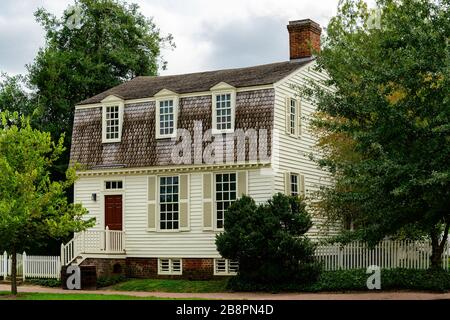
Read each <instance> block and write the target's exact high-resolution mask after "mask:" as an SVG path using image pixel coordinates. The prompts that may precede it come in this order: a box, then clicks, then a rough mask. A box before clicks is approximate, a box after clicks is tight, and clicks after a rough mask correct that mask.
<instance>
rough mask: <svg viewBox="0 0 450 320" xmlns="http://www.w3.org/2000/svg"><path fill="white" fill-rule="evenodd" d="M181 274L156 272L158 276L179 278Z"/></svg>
mask: <svg viewBox="0 0 450 320" xmlns="http://www.w3.org/2000/svg"><path fill="white" fill-rule="evenodd" d="M181 275H183V273H182V272H158V276H181Z"/></svg>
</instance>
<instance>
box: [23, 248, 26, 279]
mask: <svg viewBox="0 0 450 320" xmlns="http://www.w3.org/2000/svg"><path fill="white" fill-rule="evenodd" d="M26 263H27V254H26V253H25V251H24V252H23V254H22V280H23V281H24V282H25V278H26V276H25V274H26V273H27V268H26Z"/></svg>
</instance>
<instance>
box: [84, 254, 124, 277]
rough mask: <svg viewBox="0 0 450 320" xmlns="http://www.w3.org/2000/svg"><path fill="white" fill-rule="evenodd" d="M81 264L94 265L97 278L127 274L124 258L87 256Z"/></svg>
mask: <svg viewBox="0 0 450 320" xmlns="http://www.w3.org/2000/svg"><path fill="white" fill-rule="evenodd" d="M81 266H95V267H96V268H97V277H98V278H99V277H110V276H113V275H124V276H125V275H126V274H127V265H126V260H125V259H102V258H87V259H86V260H84V261H83V262H82V263H81Z"/></svg>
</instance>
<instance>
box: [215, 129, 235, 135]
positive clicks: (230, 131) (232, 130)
mask: <svg viewBox="0 0 450 320" xmlns="http://www.w3.org/2000/svg"><path fill="white" fill-rule="evenodd" d="M224 133H225V134H226V133H234V129H226V130H217V129H212V135H219V134H224Z"/></svg>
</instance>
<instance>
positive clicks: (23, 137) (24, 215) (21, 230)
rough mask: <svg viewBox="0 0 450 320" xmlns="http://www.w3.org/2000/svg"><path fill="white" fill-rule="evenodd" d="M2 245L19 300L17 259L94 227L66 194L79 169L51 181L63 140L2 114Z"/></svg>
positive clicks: (0, 162) (0, 143) (82, 209)
mask: <svg viewBox="0 0 450 320" xmlns="http://www.w3.org/2000/svg"><path fill="white" fill-rule="evenodd" d="M0 118H1V126H0V172H1V175H0V244H1V245H2V249H4V250H6V251H7V252H8V253H9V254H10V255H11V256H12V272H11V273H12V274H11V276H12V281H11V292H12V294H14V295H15V294H17V284H16V268H17V261H16V254H17V253H18V252H22V251H25V250H28V249H29V248H30V247H35V246H36V243H40V242H45V241H46V240H47V239H48V237H54V238H61V237H64V236H67V235H68V234H69V233H71V232H74V231H81V230H84V229H85V228H88V227H90V226H92V225H93V222H94V221H93V220H92V219H91V220H83V215H84V214H85V213H86V212H87V211H86V209H84V208H83V207H82V206H81V205H80V204H69V203H68V201H67V197H66V195H65V190H67V188H68V187H70V186H71V185H72V184H73V182H74V180H75V168H74V167H72V168H70V169H69V170H68V171H67V179H66V180H65V181H52V179H51V178H50V169H51V168H52V165H53V163H54V162H55V161H56V160H57V159H58V157H59V156H60V155H61V154H62V152H63V151H64V146H63V137H61V139H60V140H59V141H58V143H54V142H53V141H52V138H51V135H50V134H49V133H45V132H40V131H38V130H36V129H32V128H31V126H30V123H29V120H28V119H27V118H25V117H23V116H22V117H19V116H18V114H17V112H16V113H9V112H2V113H0Z"/></svg>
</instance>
